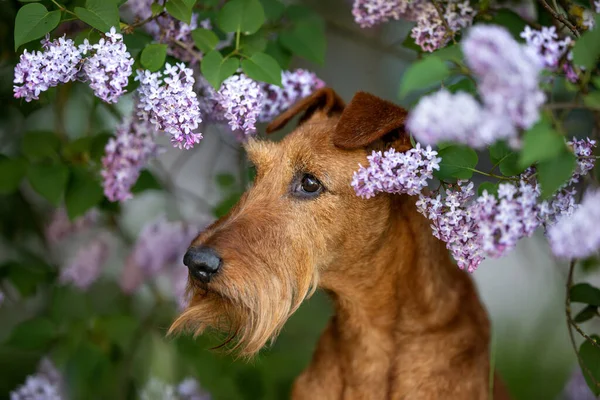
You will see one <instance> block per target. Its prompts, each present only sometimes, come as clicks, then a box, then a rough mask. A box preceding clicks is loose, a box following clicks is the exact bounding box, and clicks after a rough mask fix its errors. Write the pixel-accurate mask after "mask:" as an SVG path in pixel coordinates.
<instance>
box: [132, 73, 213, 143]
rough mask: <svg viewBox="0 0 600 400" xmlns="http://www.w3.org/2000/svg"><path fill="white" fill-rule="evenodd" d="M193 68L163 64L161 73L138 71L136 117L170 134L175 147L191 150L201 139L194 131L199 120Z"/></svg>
mask: <svg viewBox="0 0 600 400" xmlns="http://www.w3.org/2000/svg"><path fill="white" fill-rule="evenodd" d="M192 74H193V71H192V70H191V69H190V68H186V66H185V64H183V63H179V64H177V65H174V66H171V65H170V64H169V63H167V64H166V68H165V71H164V73H161V72H154V73H153V72H150V71H148V70H146V71H138V73H137V77H136V78H135V79H136V80H139V81H140V87H139V89H138V92H139V103H138V107H137V108H138V116H139V117H140V118H142V119H143V120H145V121H150V122H151V123H152V124H153V125H154V127H155V128H156V129H158V130H162V131H165V132H166V133H167V134H169V135H170V136H171V143H173V145H174V146H175V147H178V148H180V149H181V148H184V149H190V148H192V147H193V146H194V145H195V144H196V143H199V142H200V139H202V134H201V133H195V132H194V131H195V130H196V129H198V126H199V124H200V123H201V122H202V118H201V117H200V106H199V103H198V98H197V97H196V93H194V77H193V76H192Z"/></svg>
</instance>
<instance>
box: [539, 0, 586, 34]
mask: <svg viewBox="0 0 600 400" xmlns="http://www.w3.org/2000/svg"><path fill="white" fill-rule="evenodd" d="M540 3H541V4H542V6H543V7H544V8H545V9H546V10H548V12H549V13H550V14H552V16H553V17H554V18H556V19H557V20H559V21H560V22H562V23H563V25H564V26H566V27H567V28H569V29H570V30H571V32H573V34H574V35H575V36H576V37H579V32H578V31H577V28H575V26H573V24H572V23H571V22H569V21H568V20H566V19H565V17H563V16H562V15H561V14H559V13H558V12H556V11H554V9H553V8H552V7H550V5H549V4H548V3H546V1H545V0H540Z"/></svg>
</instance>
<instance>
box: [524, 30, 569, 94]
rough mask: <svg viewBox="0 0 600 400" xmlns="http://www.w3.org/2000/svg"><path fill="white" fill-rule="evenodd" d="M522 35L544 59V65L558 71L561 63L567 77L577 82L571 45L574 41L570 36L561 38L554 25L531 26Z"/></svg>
mask: <svg viewBox="0 0 600 400" xmlns="http://www.w3.org/2000/svg"><path fill="white" fill-rule="evenodd" d="M521 37H522V38H523V39H525V42H526V43H527V45H528V46H530V47H531V48H534V49H535V50H536V52H537V54H538V57H540V59H541V60H542V61H543V63H544V67H545V68H546V69H548V70H550V71H556V70H557V69H558V68H559V67H560V65H561V63H562V69H563V71H564V72H565V75H566V77H567V79H568V80H569V81H571V82H576V81H577V79H578V76H577V73H576V72H575V70H574V68H573V65H572V63H571V62H570V61H571V60H572V59H573V53H572V52H571V50H570V49H571V46H572V45H573V41H572V40H571V38H570V37H569V36H566V37H565V38H564V39H562V40H559V37H558V34H557V33H556V28H555V27H554V26H551V27H546V26H543V27H542V29H541V30H535V29H531V28H530V27H529V26H526V27H525V30H524V31H523V32H521Z"/></svg>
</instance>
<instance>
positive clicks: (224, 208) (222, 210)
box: [213, 193, 242, 218]
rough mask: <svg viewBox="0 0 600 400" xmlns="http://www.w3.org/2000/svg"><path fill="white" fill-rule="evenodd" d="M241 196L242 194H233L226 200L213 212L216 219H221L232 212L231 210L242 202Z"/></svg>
mask: <svg viewBox="0 0 600 400" xmlns="http://www.w3.org/2000/svg"><path fill="white" fill-rule="evenodd" d="M241 196H242V193H232V194H230V195H229V196H227V197H226V198H224V199H223V200H222V201H221V202H220V203H219V204H217V206H216V207H215V208H214V210H213V213H214V215H215V217H217V218H221V217H223V216H225V215H226V214H227V213H228V212H229V210H231V208H232V207H233V206H234V205H235V204H236V203H237V202H238V201H239V200H240V197H241Z"/></svg>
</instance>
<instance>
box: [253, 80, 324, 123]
mask: <svg viewBox="0 0 600 400" xmlns="http://www.w3.org/2000/svg"><path fill="white" fill-rule="evenodd" d="M281 84H282V86H281V87H280V86H277V85H270V84H263V85H262V86H263V91H264V101H263V107H262V110H261V112H260V115H259V116H258V120H259V121H260V122H268V121H271V120H272V119H273V118H275V117H276V116H278V115H279V114H280V113H282V112H283V111H285V110H287V109H288V108H289V107H291V106H292V105H293V104H294V103H295V102H297V101H298V100H300V99H302V98H304V97H306V96H308V95H310V94H311V93H312V92H314V91H315V90H318V89H321V88H322V87H324V86H325V82H323V81H322V80H321V79H319V78H318V77H317V75H316V74H315V73H313V72H310V71H307V70H305V69H296V70H294V71H283V72H282V73H281Z"/></svg>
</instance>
